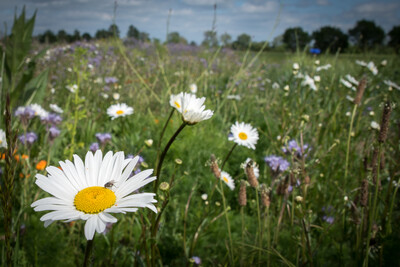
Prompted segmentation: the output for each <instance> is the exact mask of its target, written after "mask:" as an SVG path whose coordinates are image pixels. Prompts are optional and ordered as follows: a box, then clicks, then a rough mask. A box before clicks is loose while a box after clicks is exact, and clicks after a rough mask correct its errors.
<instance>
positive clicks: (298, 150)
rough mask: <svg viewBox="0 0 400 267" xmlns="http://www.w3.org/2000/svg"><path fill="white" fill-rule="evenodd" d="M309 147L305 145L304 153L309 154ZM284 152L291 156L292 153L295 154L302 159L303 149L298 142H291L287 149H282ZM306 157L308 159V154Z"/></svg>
mask: <svg viewBox="0 0 400 267" xmlns="http://www.w3.org/2000/svg"><path fill="white" fill-rule="evenodd" d="M308 148H309V146H308V144H304V145H303V151H304V152H307V150H308ZM282 151H283V152H284V153H287V154H290V153H292V152H293V153H294V154H295V155H296V156H298V157H301V156H302V153H301V148H300V146H299V145H298V144H297V142H296V140H290V141H289V142H288V144H287V146H286V147H282ZM304 156H305V157H306V156H307V154H304Z"/></svg>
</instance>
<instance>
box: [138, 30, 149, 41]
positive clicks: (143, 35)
mask: <svg viewBox="0 0 400 267" xmlns="http://www.w3.org/2000/svg"><path fill="white" fill-rule="evenodd" d="M139 40H140V41H142V42H149V41H150V34H148V33H147V32H140V33H139Z"/></svg>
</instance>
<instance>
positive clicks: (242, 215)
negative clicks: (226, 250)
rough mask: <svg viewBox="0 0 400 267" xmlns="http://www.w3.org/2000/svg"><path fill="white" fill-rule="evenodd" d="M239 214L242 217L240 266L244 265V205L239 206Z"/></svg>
mask: <svg viewBox="0 0 400 267" xmlns="http://www.w3.org/2000/svg"><path fill="white" fill-rule="evenodd" d="M240 216H241V217H242V251H241V253H240V254H241V257H240V266H244V259H243V258H244V230H245V224H244V206H242V207H240Z"/></svg>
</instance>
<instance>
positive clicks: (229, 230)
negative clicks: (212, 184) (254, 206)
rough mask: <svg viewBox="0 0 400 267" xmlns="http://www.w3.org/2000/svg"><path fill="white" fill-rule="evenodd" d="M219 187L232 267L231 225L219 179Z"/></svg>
mask: <svg viewBox="0 0 400 267" xmlns="http://www.w3.org/2000/svg"><path fill="white" fill-rule="evenodd" d="M232 150H233V149H232ZM219 185H220V188H221V196H222V203H223V205H224V210H225V218H226V226H227V228H228V235H229V246H230V248H229V251H228V253H229V256H230V261H231V265H233V263H234V261H233V242H232V235H231V224H230V221H229V218H228V212H227V209H226V201H225V194H224V187H223V184H222V179H219Z"/></svg>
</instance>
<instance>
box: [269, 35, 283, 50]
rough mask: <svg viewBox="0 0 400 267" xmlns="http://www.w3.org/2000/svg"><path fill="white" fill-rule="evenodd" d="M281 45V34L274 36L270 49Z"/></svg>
mask: <svg viewBox="0 0 400 267" xmlns="http://www.w3.org/2000/svg"><path fill="white" fill-rule="evenodd" d="M283 44H284V43H283V34H281V35H278V36H276V37H275V38H274V40H272V47H274V48H276V47H280V46H283Z"/></svg>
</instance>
